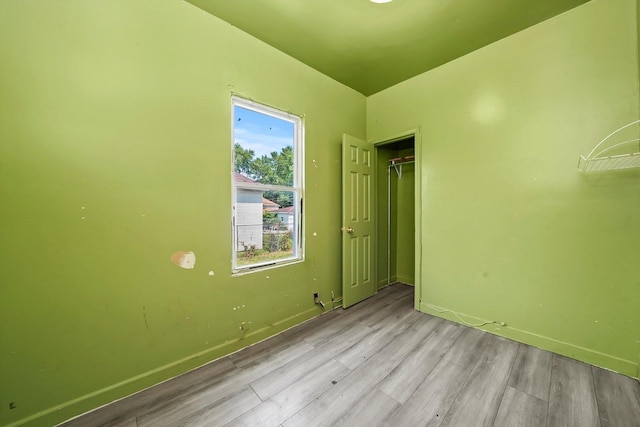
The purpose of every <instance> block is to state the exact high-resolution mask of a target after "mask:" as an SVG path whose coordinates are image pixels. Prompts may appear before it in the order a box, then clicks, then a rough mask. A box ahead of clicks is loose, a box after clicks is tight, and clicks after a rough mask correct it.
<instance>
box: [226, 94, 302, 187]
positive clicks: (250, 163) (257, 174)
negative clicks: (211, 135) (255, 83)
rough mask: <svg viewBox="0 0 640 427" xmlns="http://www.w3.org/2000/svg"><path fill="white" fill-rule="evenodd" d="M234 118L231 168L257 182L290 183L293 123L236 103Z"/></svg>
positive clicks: (292, 156) (291, 174) (288, 184)
mask: <svg viewBox="0 0 640 427" xmlns="http://www.w3.org/2000/svg"><path fill="white" fill-rule="evenodd" d="M234 121H235V122H234V127H233V141H234V154H235V155H234V170H235V171H236V172H238V173H240V174H241V175H243V176H245V177H247V178H249V179H251V180H252V181H254V182H258V183H261V184H272V185H286V186H293V184H294V183H293V173H294V169H293V165H294V162H293V159H294V153H293V147H294V135H295V133H294V132H295V129H294V124H293V122H291V121H288V120H284V119H281V118H278V117H274V116H271V115H268V114H264V113H260V112H257V111H253V110H250V109H247V108H243V107H240V106H238V105H235V106H234Z"/></svg>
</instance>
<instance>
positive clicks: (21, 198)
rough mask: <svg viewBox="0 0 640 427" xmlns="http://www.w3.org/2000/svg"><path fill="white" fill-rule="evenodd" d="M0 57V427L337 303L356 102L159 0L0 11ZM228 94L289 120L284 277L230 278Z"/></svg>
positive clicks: (148, 379) (221, 26)
mask: <svg viewBox="0 0 640 427" xmlns="http://www.w3.org/2000/svg"><path fill="white" fill-rule="evenodd" d="M0 58H2V60H1V64H0V111H1V113H0V141H1V145H0V260H1V261H0V263H1V268H0V349H1V350H0V384H1V386H0V425H5V424H12V423H17V422H25V421H27V422H28V421H31V422H30V424H32V425H52V424H54V423H56V422H59V421H62V420H64V419H66V418H69V417H71V416H73V415H76V414H79V413H82V412H84V411H86V410H89V409H91V408H94V407H96V406H98V405H100V404H103V403H106V402H109V401H112V400H114V399H115V398H118V397H121V396H124V395H126V394H129V393H131V392H134V391H136V390H140V389H141V388H143V387H146V386H149V385H151V384H154V383H156V382H158V381H160V380H163V379H166V378H168V377H171V376H174V375H176V374H179V373H181V372H185V371H186V370H188V369H190V368H193V367H195V366H198V365H201V364H203V363H205V362H207V361H209V360H212V359H214V358H216V357H219V356H220V355H223V354H227V353H229V352H231V351H233V350H235V349H237V348H239V347H242V346H245V345H247V344H250V343H252V342H255V341H257V340H259V339H262V338H264V337H266V336H268V335H272V334H274V333H277V332H278V331H280V330H283V329H284V328H287V327H289V326H291V325H293V324H295V323H299V322H301V321H303V320H305V319H307V318H310V317H312V316H315V315H318V314H320V313H321V309H320V308H318V306H316V305H314V303H313V296H312V293H313V292H320V295H321V297H323V298H324V299H325V301H326V300H327V299H328V297H329V295H330V293H331V291H333V292H335V294H336V296H340V295H341V287H340V283H341V272H340V253H339V251H338V250H336V248H339V247H340V237H341V234H340V231H339V227H340V221H341V219H340V189H341V184H340V176H341V174H340V158H341V157H340V153H341V149H340V147H341V136H342V133H343V132H346V133H349V134H352V135H355V136H358V137H360V138H364V137H365V102H366V100H365V98H364V96H362V95H360V94H358V93H357V92H355V91H353V90H351V89H348V88H346V87H345V86H343V85H341V84H338V83H337V82H335V81H333V80H331V79H329V78H328V77H326V76H324V75H322V74H320V73H318V72H316V71H314V70H312V69H311V68H309V67H307V66H305V65H303V64H301V63H299V62H297V61H295V60H293V59H292V58H290V57H288V56H286V55H284V54H282V53H280V52H279V51H276V50H275V49H272V48H270V47H268V46H266V45H264V44H262V43H261V42H258V41H257V40H256V39H254V38H252V37H250V36H248V35H246V34H245V33H242V32H240V31H238V30H237V29H235V28H233V27H231V26H230V25H228V24H226V23H224V22H222V21H220V20H218V19H216V18H214V17H212V16H211V15H209V14H207V13H205V12H203V11H202V10H200V9H198V8H196V7H195V6H193V5H191V4H188V3H183V2H179V1H162V2H141V1H138V2H134V1H122V2H117V1H108V2H107V1H93V0H91V1H82V2H79V1H56V2H44V1H17V0H16V1H2V2H0ZM232 92H233V93H238V94H240V95H244V96H248V97H251V98H253V99H255V100H257V101H261V102H264V103H267V104H270V105H273V106H276V107H280V108H283V109H286V110H289V111H292V112H295V113H298V114H303V115H304V120H305V131H306V147H305V150H306V153H305V159H306V161H305V165H306V194H305V207H306V212H307V214H306V222H305V238H306V259H305V261H304V262H303V263H299V264H295V265H290V266H287V267H283V268H276V269H271V270H266V271H262V272H255V273H252V274H247V275H243V276H238V277H232V276H231V247H232V242H231V226H230V223H231V205H230V203H231V163H230V162H231V140H230V138H231V136H230V135H231V133H230V132H231V131H230V125H231V100H230V96H231V93H232ZM177 251H193V252H194V253H195V255H196V257H197V260H196V265H195V269H193V270H184V269H181V268H179V267H177V266H176V265H174V264H172V263H171V260H170V257H171V255H172V254H173V253H175V252H177ZM327 309H328V308H327ZM242 324H244V331H243V330H241V328H240V326H241V325H242ZM10 405H11V406H15V408H14V409H9V407H10Z"/></svg>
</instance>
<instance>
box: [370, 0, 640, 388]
mask: <svg viewBox="0 0 640 427" xmlns="http://www.w3.org/2000/svg"><path fill="white" fill-rule="evenodd" d="M635 7H636V1H633V0H624V1H608V0H594V1H591V2H589V3H587V4H585V5H583V6H579V7H578V8H576V9H573V10H571V11H569V12H567V13H565V14H562V15H559V16H557V17H555V18H553V19H551V20H548V21H546V22H543V23H541V24H539V25H537V26H535V27H532V28H529V29H527V30H525V31H522V32H520V33H518V34H515V35H513V36H511V37H509V38H506V39H503V40H501V41H499V42H496V43H494V44H492V45H490V46H488V47H486V48H483V49H481V50H479V51H476V52H474V53H471V54H469V55H467V56H465V57H462V58H460V59H458V60H455V61H453V62H450V63H448V64H446V65H444V66H442V67H439V68H437V69H435V70H432V71H430V72H427V73H425V74H422V75H420V76H417V77H415V78H413V79H410V80H408V81H405V82H403V83H400V84H398V85H396V86H394V87H392V88H390V89H388V90H385V91H383V92H380V93H378V94H376V95H373V96H371V97H369V98H368V99H367V127H368V133H367V136H368V138H369V139H372V140H377V139H378V138H383V137H384V136H385V135H392V134H394V133H398V132H400V131H402V130H404V129H411V128H417V127H420V128H421V132H422V145H421V147H422V154H421V158H420V161H419V167H420V168H421V175H422V178H421V182H420V185H421V190H420V191H421V200H420V202H419V203H421V218H420V223H421V229H422V231H421V236H420V239H421V246H422V256H421V264H420V268H421V271H422V273H421V277H420V281H419V282H420V283H421V285H420V289H419V292H420V297H421V301H420V302H419V306H420V309H421V310H422V311H425V312H429V313H433V314H438V315H440V316H444V317H447V318H450V319H455V317H454V315H453V314H452V313H440V312H437V311H436V310H435V309H439V310H442V309H445V310H450V311H455V312H456V313H458V314H460V315H462V316H463V317H464V316H465V315H466V316H467V317H466V319H468V321H469V322H478V321H484V320H488V321H497V322H505V323H506V324H507V327H504V328H502V327H500V326H499V325H496V324H493V325H490V326H487V327H485V329H487V330H489V331H491V332H493V333H496V334H500V335H504V336H507V337H511V338H514V339H517V340H520V341H524V342H527V343H530V344H533V345H536V346H540V347H543V348H546V349H550V350H552V351H555V352H558V353H561V354H565V355H568V356H571V357H575V358H577V359H580V360H584V361H587V362H591V363H593V364H596V365H599V366H604V367H607V368H611V369H613V370H616V371H618V372H622V373H624V374H627V375H630V376H637V375H638V362H639V361H640V358H639V350H640V335H639V334H640V310H639V305H638V304H639V301H640V263H638V254H639V253H640V197H639V191H640V178H639V176H638V174H633V173H614V174H606V175H603V176H597V177H592V178H587V177H584V176H582V175H581V174H580V173H579V172H578V171H577V168H576V165H577V161H578V157H579V155H580V154H585V155H586V154H587V153H588V152H589V151H590V150H591V149H592V148H593V146H594V145H595V144H596V143H597V142H598V141H599V140H600V139H602V138H603V137H604V136H606V135H607V134H608V133H609V132H611V131H613V130H615V129H616V128H617V127H619V126H621V125H623V124H625V123H628V122H630V121H632V120H635V119H637V118H638V116H639V109H638V102H639V99H638V93H639V91H638V62H637V52H638V51H637V49H638V46H637V43H638V39H637V26H636V19H637V15H636V10H635Z"/></svg>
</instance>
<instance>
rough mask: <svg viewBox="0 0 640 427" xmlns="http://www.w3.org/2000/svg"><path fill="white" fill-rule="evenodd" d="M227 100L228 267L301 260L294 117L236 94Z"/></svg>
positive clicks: (298, 128)
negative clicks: (230, 130) (230, 258)
mask: <svg viewBox="0 0 640 427" xmlns="http://www.w3.org/2000/svg"><path fill="white" fill-rule="evenodd" d="M232 104H233V179H232V182H233V202H232V206H233V269H234V271H235V272H240V271H246V270H249V269H253V268H258V267H266V266H272V265H275V264H280V263H288V262H292V261H296V260H301V259H302V232H301V231H302V226H301V219H302V164H303V162H302V147H303V129H302V120H301V118H300V117H299V116H296V115H293V114H290V113H287V112H284V111H280V110H276V109H274V108H271V107H267V106H265V105H262V104H258V103H255V102H253V101H249V100H246V99H243V98H239V97H235V96H234V97H233V98H232Z"/></svg>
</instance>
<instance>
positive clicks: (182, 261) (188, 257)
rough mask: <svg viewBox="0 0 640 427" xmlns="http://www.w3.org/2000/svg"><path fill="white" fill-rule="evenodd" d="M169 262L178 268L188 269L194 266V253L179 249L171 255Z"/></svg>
mask: <svg viewBox="0 0 640 427" xmlns="http://www.w3.org/2000/svg"><path fill="white" fill-rule="evenodd" d="M171 262H172V263H174V264H175V265H177V266H178V267H180V268H184V269H187V270H190V269H192V268H194V267H195V266H196V254H194V253H193V252H189V251H180V252H176V253H174V254H173V255H171Z"/></svg>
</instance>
